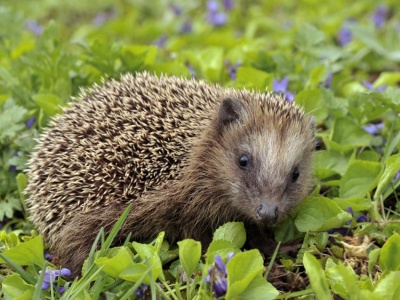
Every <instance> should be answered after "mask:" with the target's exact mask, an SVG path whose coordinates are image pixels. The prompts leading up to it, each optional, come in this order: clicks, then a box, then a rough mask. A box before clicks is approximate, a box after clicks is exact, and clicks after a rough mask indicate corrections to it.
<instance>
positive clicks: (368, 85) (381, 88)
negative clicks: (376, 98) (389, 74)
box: [362, 81, 386, 93]
mask: <svg viewBox="0 0 400 300" xmlns="http://www.w3.org/2000/svg"><path fill="white" fill-rule="evenodd" d="M362 85H363V86H364V87H366V88H367V89H368V90H370V91H371V92H376V93H381V92H383V91H384V90H386V85H382V86H380V87H378V88H376V89H375V88H374V86H373V84H372V83H371V82H368V81H363V82H362Z"/></svg>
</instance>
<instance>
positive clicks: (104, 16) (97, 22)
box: [92, 11, 115, 27]
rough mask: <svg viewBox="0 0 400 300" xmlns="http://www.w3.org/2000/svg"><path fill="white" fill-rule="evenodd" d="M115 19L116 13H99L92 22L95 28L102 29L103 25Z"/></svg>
mask: <svg viewBox="0 0 400 300" xmlns="http://www.w3.org/2000/svg"><path fill="white" fill-rule="evenodd" d="M114 17H115V12H114V11H102V12H99V13H98V14H97V15H96V16H95V17H94V18H93V21H92V24H93V26H95V27H100V26H101V25H103V24H104V23H105V22H106V21H108V20H110V19H112V18H114Z"/></svg>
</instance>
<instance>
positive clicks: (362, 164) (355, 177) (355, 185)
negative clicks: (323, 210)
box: [339, 160, 382, 198]
mask: <svg viewBox="0 0 400 300" xmlns="http://www.w3.org/2000/svg"><path fill="white" fill-rule="evenodd" d="M381 171H382V165H381V164H380V163H378V162H372V161H363V160H354V161H352V162H351V163H350V164H349V166H348V168H347V170H346V172H345V174H344V175H343V177H342V179H341V181H340V190H339V196H340V198H358V197H365V196H366V195H367V193H368V192H370V191H371V190H372V189H373V188H375V187H376V184H377V183H378V180H379V176H380V174H381Z"/></svg>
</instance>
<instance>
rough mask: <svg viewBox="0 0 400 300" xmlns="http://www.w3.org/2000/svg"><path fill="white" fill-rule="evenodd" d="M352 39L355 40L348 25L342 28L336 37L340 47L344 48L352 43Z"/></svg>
mask: <svg viewBox="0 0 400 300" xmlns="http://www.w3.org/2000/svg"><path fill="white" fill-rule="evenodd" d="M352 39H353V34H352V33H351V30H350V28H349V27H347V26H346V25H343V26H342V28H340V30H339V32H338V34H337V35H336V40H337V41H338V43H339V45H340V46H341V47H344V46H346V45H347V44H348V43H350V42H351V40H352Z"/></svg>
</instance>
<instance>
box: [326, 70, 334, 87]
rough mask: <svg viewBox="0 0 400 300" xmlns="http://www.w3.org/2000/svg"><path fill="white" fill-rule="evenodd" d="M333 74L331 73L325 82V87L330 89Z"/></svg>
mask: <svg viewBox="0 0 400 300" xmlns="http://www.w3.org/2000/svg"><path fill="white" fill-rule="evenodd" d="M332 79H333V74H332V73H329V74H328V76H327V77H326V79H325V82H324V88H326V89H330V88H331V86H332Z"/></svg>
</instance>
